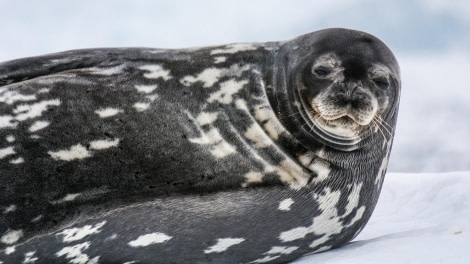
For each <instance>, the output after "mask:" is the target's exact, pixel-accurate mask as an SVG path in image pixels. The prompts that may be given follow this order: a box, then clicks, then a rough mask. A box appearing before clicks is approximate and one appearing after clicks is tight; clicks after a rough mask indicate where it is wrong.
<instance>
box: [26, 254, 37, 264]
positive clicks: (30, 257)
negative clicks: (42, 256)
mask: <svg viewBox="0 0 470 264" xmlns="http://www.w3.org/2000/svg"><path fill="white" fill-rule="evenodd" d="M34 254H36V251H31V252H28V253H26V254H24V260H23V264H28V263H34V262H36V260H38V258H33V256H34Z"/></svg>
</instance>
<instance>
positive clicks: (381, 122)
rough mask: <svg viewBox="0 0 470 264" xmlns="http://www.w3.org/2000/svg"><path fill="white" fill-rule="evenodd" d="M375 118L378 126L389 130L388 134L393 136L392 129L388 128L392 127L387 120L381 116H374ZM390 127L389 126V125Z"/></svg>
mask: <svg viewBox="0 0 470 264" xmlns="http://www.w3.org/2000/svg"><path fill="white" fill-rule="evenodd" d="M374 120H375V122H376V124H377V126H381V127H382V128H383V129H384V130H385V131H387V133H388V135H389V136H391V135H392V131H391V130H390V129H389V128H388V127H390V125H388V124H387V122H385V121H384V120H383V119H382V118H380V117H379V116H377V115H376V116H374ZM386 125H387V126H388V127H387V126H386Z"/></svg>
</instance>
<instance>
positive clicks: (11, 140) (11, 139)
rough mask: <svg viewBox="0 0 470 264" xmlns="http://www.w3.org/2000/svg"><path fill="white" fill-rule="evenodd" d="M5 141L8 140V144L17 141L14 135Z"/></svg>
mask: <svg viewBox="0 0 470 264" xmlns="http://www.w3.org/2000/svg"><path fill="white" fill-rule="evenodd" d="M5 139H6V140H7V142H8V143H12V142H14V141H15V140H16V138H15V136H13V135H8V136H7V137H6V138H5Z"/></svg>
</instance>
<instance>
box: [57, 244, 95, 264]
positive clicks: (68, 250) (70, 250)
mask: <svg viewBox="0 0 470 264" xmlns="http://www.w3.org/2000/svg"><path fill="white" fill-rule="evenodd" d="M89 247H90V242H84V243H81V244H77V245H74V246H70V247H64V248H63V249H62V250H60V251H59V252H57V253H56V254H55V255H56V256H57V257H62V256H65V258H67V259H69V263H73V264H96V263H98V260H99V257H95V258H93V259H90V257H89V256H88V255H87V254H85V253H83V252H82V251H84V250H87V249H88V248H89Z"/></svg>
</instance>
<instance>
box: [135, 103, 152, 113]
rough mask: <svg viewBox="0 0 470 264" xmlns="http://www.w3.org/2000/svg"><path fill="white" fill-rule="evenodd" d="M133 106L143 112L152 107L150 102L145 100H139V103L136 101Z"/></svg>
mask: <svg viewBox="0 0 470 264" xmlns="http://www.w3.org/2000/svg"><path fill="white" fill-rule="evenodd" d="M132 107H134V108H135V110H137V111H138V112H143V111H145V110H147V109H148V108H149V107H150V104H149V103H144V102H138V103H135V104H134V105H133V106H132Z"/></svg>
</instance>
